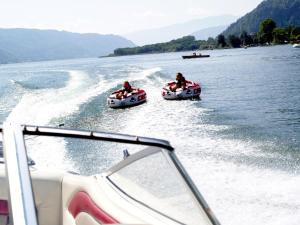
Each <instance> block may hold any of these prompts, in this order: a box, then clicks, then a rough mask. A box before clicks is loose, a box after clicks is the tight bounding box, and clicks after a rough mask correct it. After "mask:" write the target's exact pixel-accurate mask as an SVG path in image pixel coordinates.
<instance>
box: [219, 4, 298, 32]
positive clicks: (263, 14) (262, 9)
mask: <svg viewBox="0 0 300 225" xmlns="http://www.w3.org/2000/svg"><path fill="white" fill-rule="evenodd" d="M266 18H271V19H272V20H274V21H275V22H276V25H277V27H287V26H300V0H265V1H263V2H262V3H260V4H259V5H258V6H257V7H256V8H255V9H254V10H253V11H251V12H250V13H248V14H246V15H245V16H243V17H241V18H240V19H238V20H237V21H236V22H235V23H233V24H231V25H230V26H229V27H228V28H227V29H226V30H225V31H224V32H223V34H224V35H225V36H228V35H230V34H234V35H239V34H240V33H241V32H242V31H246V32H248V33H252V32H257V31H258V29H259V24H260V23H261V21H263V20H264V19H266Z"/></svg>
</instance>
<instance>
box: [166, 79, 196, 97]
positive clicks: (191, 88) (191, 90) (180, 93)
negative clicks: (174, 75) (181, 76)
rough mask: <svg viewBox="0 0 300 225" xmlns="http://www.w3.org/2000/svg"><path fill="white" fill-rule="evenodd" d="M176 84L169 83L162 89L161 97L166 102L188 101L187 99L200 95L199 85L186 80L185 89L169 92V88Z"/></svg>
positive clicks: (173, 82)
mask: <svg viewBox="0 0 300 225" xmlns="http://www.w3.org/2000/svg"><path fill="white" fill-rule="evenodd" d="M175 85H176V82H175V81H171V82H169V83H167V84H166V86H165V87H163V89H162V91H161V95H162V97H163V98H164V99H167V100H178V99H189V98H199V96H200V94H201V87H200V84H198V83H195V82H193V81H189V80H186V88H185V89H182V88H177V89H176V90H174V91H171V90H170V87H175Z"/></svg>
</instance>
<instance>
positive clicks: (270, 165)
mask: <svg viewBox="0 0 300 225" xmlns="http://www.w3.org/2000/svg"><path fill="white" fill-rule="evenodd" d="M203 53H206V52H203ZM181 54H182V53H172V54H160V55H144V56H130V57H117V58H101V59H80V60H65V61H53V62H40V63H24V64H11V65H0V121H4V120H5V119H6V118H7V117H9V118H10V119H12V120H16V121H19V122H22V123H29V124H39V125H54V126H57V124H59V123H65V126H66V127H76V128H87V129H96V130H104V131H114V132H121V133H129V134H137V135H143V136H150V137H157V138H163V139H167V140H169V141H170V142H171V144H172V145H173V146H174V147H175V148H176V153H177V155H178V156H179V158H180V159H181V161H182V162H183V164H184V165H185V167H186V168H187V170H188V172H189V173H190V175H191V176H192V178H193V180H194V181H195V183H196V185H197V186H198V188H199V189H200V191H201V192H202V193H203V195H204V196H205V198H206V200H207V201H208V203H209V205H210V206H211V208H212V209H213V210H214V211H215V213H216V215H217V217H218V218H219V220H220V221H221V223H222V224H225V225H240V224H244V225H253V224H256V225H258V224H261V225H285V224H286V225H298V224H299V223H300V198H299V195H300V72H299V71H300V63H299V62H300V50H299V49H293V48H292V47H291V46H277V47H267V48H249V49H237V50H215V51H210V52H209V54H211V57H210V58H207V59H195V60H182V59H181ZM178 71H180V72H182V73H183V74H184V75H185V77H186V78H187V79H191V80H194V81H197V82H200V83H201V84H202V97H201V98H202V100H201V101H165V100H163V99H162V98H161V96H160V90H161V87H162V86H163V84H164V83H165V82H167V81H169V80H171V79H173V78H174V77H175V73H176V72H178ZM124 80H129V81H131V82H132V83H133V84H134V86H140V87H143V88H144V89H145V90H146V91H147V94H148V99H149V100H148V102H147V103H146V104H143V105H140V106H137V107H134V108H130V109H123V110H113V109H109V108H107V106H106V97H107V96H108V95H109V93H110V92H112V91H113V90H114V89H116V88H120V87H121V84H122V82H123V81H124ZM29 142H32V143H35V145H36V146H37V147H35V148H33V150H32V151H31V154H32V157H33V158H34V159H35V160H36V161H37V162H38V164H40V165H44V166H56V167H61V168H65V169H69V170H76V171H79V172H81V173H83V174H92V173H97V172H99V171H100V170H101V169H103V168H106V167H108V166H109V164H111V163H113V162H116V161H118V160H119V159H120V158H119V156H120V155H119V151H118V149H115V148H113V149H110V148H109V147H111V146H109V145H107V144H106V146H107V148H106V149H107V150H104V151H102V152H99V151H92V150H91V149H92V146H93V143H87V144H82V143H81V142H80V143H75V142H74V141H73V140H63V139H61V140H53V139H51V140H50V139H49V140H48V141H47V145H45V142H43V141H42V140H41V139H33V140H29ZM74 146H76V148H74ZM48 153H51V154H48ZM103 157H108V161H104V160H103ZM90 165H93V166H92V167H90Z"/></svg>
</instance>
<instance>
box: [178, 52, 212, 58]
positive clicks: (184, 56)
mask: <svg viewBox="0 0 300 225" xmlns="http://www.w3.org/2000/svg"><path fill="white" fill-rule="evenodd" d="M208 57H210V55H203V54H201V53H199V54H196V53H195V54H192V55H183V56H182V58H183V59H195V58H208Z"/></svg>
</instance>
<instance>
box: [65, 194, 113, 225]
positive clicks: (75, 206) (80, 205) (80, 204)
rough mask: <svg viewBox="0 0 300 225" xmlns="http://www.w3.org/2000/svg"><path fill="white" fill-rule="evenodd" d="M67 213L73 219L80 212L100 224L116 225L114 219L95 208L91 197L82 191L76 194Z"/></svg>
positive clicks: (97, 207)
mask: <svg viewBox="0 0 300 225" xmlns="http://www.w3.org/2000/svg"><path fill="white" fill-rule="evenodd" d="M68 209H69V212H70V213H71V214H72V215H73V217H74V219H75V218H76V216H77V215H78V214H79V213H80V212H85V213H88V214H89V215H90V216H92V217H93V218H95V219H96V220H98V221H99V222H100V223H106V224H117V223H119V222H118V221H117V220H116V219H114V218H113V217H111V216H110V215H109V214H108V213H106V212H105V211H103V210H102V209H101V208H100V207H99V206H97V205H96V204H95V203H94V202H93V200H92V199H91V197H90V196H89V195H88V194H87V193H86V192H83V191H80V192H77V193H76V194H75V195H74V196H73V198H72V200H71V201H70V204H69V207H68Z"/></svg>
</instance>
